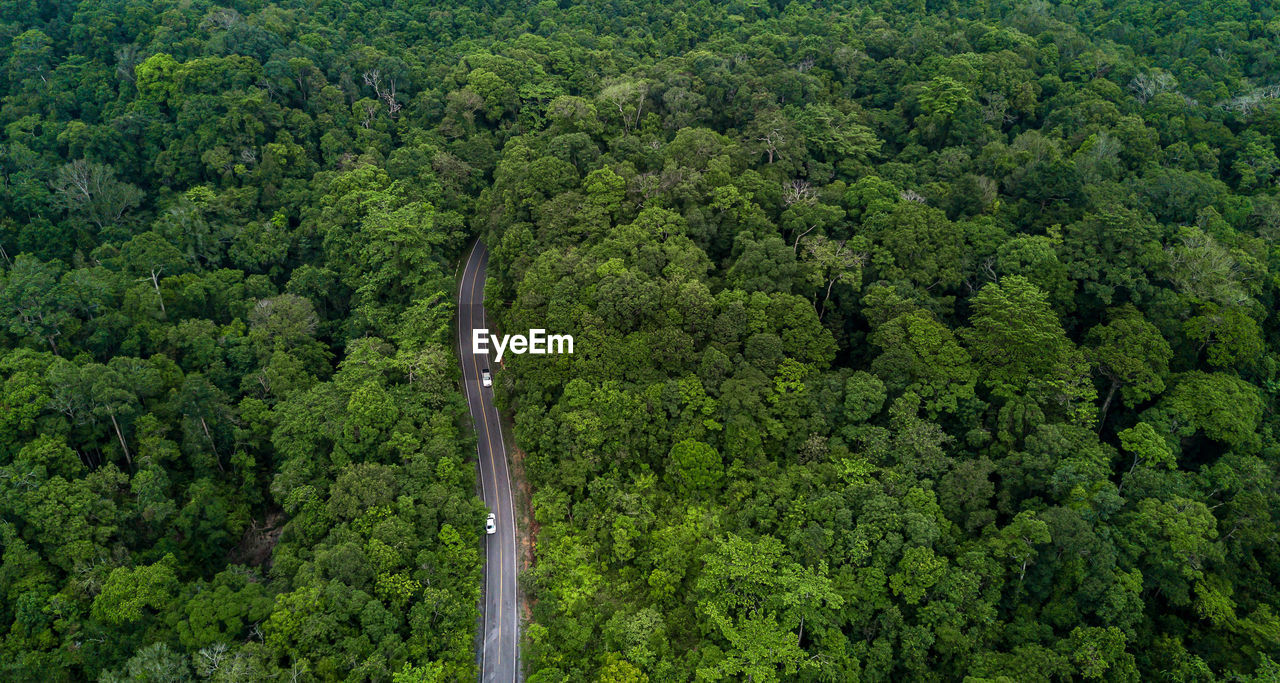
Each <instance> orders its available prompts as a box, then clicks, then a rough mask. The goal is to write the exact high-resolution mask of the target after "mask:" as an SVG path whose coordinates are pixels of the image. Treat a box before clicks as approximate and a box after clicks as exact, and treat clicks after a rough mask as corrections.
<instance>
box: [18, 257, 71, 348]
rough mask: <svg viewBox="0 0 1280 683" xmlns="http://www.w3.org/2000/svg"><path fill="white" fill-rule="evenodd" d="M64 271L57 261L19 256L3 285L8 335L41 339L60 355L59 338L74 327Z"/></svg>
mask: <svg viewBox="0 0 1280 683" xmlns="http://www.w3.org/2000/svg"><path fill="white" fill-rule="evenodd" d="M62 273H63V268H62V266H61V264H59V263H58V262H56V261H54V262H50V263H43V262H41V261H40V260H39V259H37V258H35V257H34V256H28V255H26V254H19V255H18V257H17V258H15V259H14V262H13V267H12V268H11V269H10V270H9V272H8V274H7V277H5V278H4V279H3V281H0V284H3V286H4V290H3V297H0V299H3V302H4V303H3V305H4V313H5V317H6V318H8V320H9V332H10V333H12V334H16V335H18V336H20V337H29V338H34V339H38V340H40V341H42V342H44V343H45V344H47V345H48V346H49V349H50V350H52V351H53V352H54V353H55V354H57V353H58V342H57V340H58V337H59V336H61V335H62V333H63V331H64V330H65V329H67V328H70V327H72V326H73V325H74V323H75V319H74V318H73V317H72V315H71V312H70V310H69V306H68V303H69V302H68V301H67V298H68V297H67V293H66V290H65V289H64V288H63V286H62V284H61V282H60V278H61V276H62Z"/></svg>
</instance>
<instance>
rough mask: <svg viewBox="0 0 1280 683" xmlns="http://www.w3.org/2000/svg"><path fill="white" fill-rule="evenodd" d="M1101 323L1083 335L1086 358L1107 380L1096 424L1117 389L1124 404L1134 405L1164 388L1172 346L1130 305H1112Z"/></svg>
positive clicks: (1104, 413) (1106, 409) (1105, 413)
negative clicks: (1087, 345) (1087, 346)
mask: <svg viewBox="0 0 1280 683" xmlns="http://www.w3.org/2000/svg"><path fill="white" fill-rule="evenodd" d="M1108 317H1109V320H1108V322H1107V323H1106V324H1105V325H1097V326H1095V327H1094V328H1093V329H1091V330H1089V332H1088V333H1087V335H1086V338H1087V339H1088V341H1089V343H1090V348H1089V349H1088V350H1086V354H1087V355H1088V357H1089V360H1090V361H1091V362H1092V363H1093V364H1094V366H1095V367H1097V369H1098V372H1099V373H1101V374H1102V376H1103V377H1105V378H1106V379H1107V380H1108V381H1109V382H1110V384H1109V386H1108V387H1107V397H1106V398H1105V399H1103V401H1102V410H1101V417H1099V419H1098V423H1099V425H1101V424H1103V423H1104V422H1105V421H1106V419H1107V411H1108V410H1109V409H1110V407H1111V399H1113V398H1115V395H1116V391H1117V390H1120V397H1121V398H1122V399H1124V402H1125V405H1128V406H1135V405H1138V404H1140V403H1142V402H1143V401H1146V400H1147V399H1149V398H1151V397H1152V396H1155V395H1157V394H1159V393H1160V392H1161V391H1164V386H1165V385H1164V379H1165V377H1167V376H1168V374H1169V361H1170V359H1172V358H1173V350H1172V349H1170V348H1169V344H1168V342H1166V341H1165V339H1164V337H1163V336H1161V334H1160V331H1159V330H1158V329H1156V327H1155V325H1152V324H1151V323H1149V322H1147V321H1146V319H1145V318H1143V317H1142V313H1140V312H1138V310H1137V309H1135V308H1134V307H1132V306H1126V307H1122V308H1118V309H1113V310H1111V311H1110V312H1109V314H1108Z"/></svg>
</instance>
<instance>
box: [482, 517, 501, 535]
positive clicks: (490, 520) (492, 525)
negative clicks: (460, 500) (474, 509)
mask: <svg viewBox="0 0 1280 683" xmlns="http://www.w3.org/2000/svg"><path fill="white" fill-rule="evenodd" d="M484 532H485V533H486V534H493V533H497V532H498V517H497V515H495V514H493V513H492V512H490V513H489V516H488V517H485V519H484Z"/></svg>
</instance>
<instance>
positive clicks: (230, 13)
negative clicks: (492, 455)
mask: <svg viewBox="0 0 1280 683" xmlns="http://www.w3.org/2000/svg"><path fill="white" fill-rule="evenodd" d="M238 9H239V10H240V11H237V10H236V9H228V8H218V7H214V6H212V5H211V4H210V3H177V2H154V3H153V2H102V3H97V2H93V3H88V2H86V3H71V2H65V3H57V4H53V3H37V2H30V3H28V2H3V3H0V16H2V17H3V19H0V21H3V22H6V23H3V24H0V37H2V42H3V44H4V46H5V50H4V52H5V54H6V55H7V61H6V63H5V69H6V76H5V77H4V78H0V81H2V82H3V86H0V88H3V108H2V113H0V119H2V123H3V124H4V126H5V136H4V144H3V147H2V149H0V169H2V172H3V186H2V187H0V191H2V193H3V198H2V199H0V203H2V204H3V213H2V214H0V248H3V250H4V254H3V271H2V272H0V344H2V346H3V351H2V352H0V377H2V378H3V385H2V387H0V548H2V549H3V567H2V568H0V624H2V625H3V626H0V632H2V633H3V641H2V642H0V678H3V679H4V680H32V681H36V680H53V679H60V678H61V679H86V678H87V679H103V680H154V681H160V680H179V679H183V678H190V677H193V676H198V677H202V678H205V677H207V678H214V679H218V680H272V679H278V678H281V677H293V676H301V677H302V678H303V679H307V678H310V679H313V680H335V679H349V680H359V681H365V680H380V681H385V680H389V679H390V678H391V677H392V675H393V674H396V673H401V674H403V675H406V676H409V678H413V676H418V677H419V678H424V677H427V676H428V675H430V676H435V677H438V678H440V679H442V680H453V679H463V680H465V679H468V678H471V677H473V676H474V673H475V664H474V647H473V641H474V634H475V624H476V619H477V604H478V599H479V594H480V576H481V573H480V569H481V564H480V563H481V558H480V548H479V529H480V528H482V526H481V525H482V520H483V518H484V510H483V506H482V505H481V503H480V502H479V501H478V500H477V499H476V498H475V496H474V495H473V491H474V488H475V475H474V471H473V468H472V467H471V465H470V463H469V458H470V455H469V454H470V453H472V452H473V443H474V441H473V440H472V437H471V436H470V432H469V430H468V429H466V428H465V427H464V426H463V425H465V424H466V419H467V418H466V406H465V404H464V402H463V400H462V397H461V395H460V393H459V392H458V389H457V379H458V373H457V370H456V368H457V363H456V360H455V358H454V355H453V353H452V330H453V327H452V324H451V320H452V317H453V310H454V305H453V302H452V297H451V292H452V291H453V282H454V275H453V261H454V260H456V258H457V257H458V256H459V254H460V253H461V251H462V248H463V247H464V246H465V242H466V236H465V234H464V233H463V232H461V231H460V230H459V228H460V226H461V225H462V219H461V214H459V213H458V212H457V207H456V206H452V205H451V200H450V199H449V198H448V196H447V193H446V191H445V190H444V189H443V188H442V187H441V185H440V183H439V182H438V181H437V180H436V179H435V177H434V174H433V172H432V171H431V169H430V167H429V166H428V165H427V164H424V163H422V160H423V159H428V160H429V159H430V158H431V155H432V154H433V153H434V152H433V150H435V149H437V147H438V145H439V143H432V142H430V141H424V138H423V135H422V133H421V128H422V124H421V123H418V124H409V123H408V122H407V121H406V117H402V118H400V119H397V120H392V119H389V118H388V117H387V115H386V113H385V111H379V112H376V114H377V119H376V121H367V120H366V119H365V118H363V117H365V116H366V113H365V111H366V109H365V105H366V104H368V103H372V102H373V100H370V99H368V98H367V97H366V94H368V92H367V91H370V90H371V89H368V88H366V87H364V86H363V85H358V84H357V81H358V80H359V78H360V73H362V71H364V70H368V69H370V68H378V66H379V65H383V64H385V65H386V66H384V67H383V68H384V69H385V73H387V74H388V75H389V76H388V78H391V77H397V78H400V79H401V80H402V81H403V82H405V86H407V85H408V82H409V80H410V79H409V78H406V77H404V76H403V75H402V74H401V73H400V71H402V70H404V69H405V68H406V67H405V65H404V64H403V62H401V61H399V60H396V59H393V58H391V57H388V56H387V55H386V54H385V53H384V52H382V51H379V50H377V49H374V48H372V47H369V46H368V45H367V44H365V42H364V41H363V40H360V39H358V37H359V36H363V35H366V33H368V31H366V29H365V28H363V27H359V26H355V25H353V26H351V27H350V28H349V29H348V30H347V32H335V31H333V30H330V29H327V28H325V24H327V23H329V22H328V21H327V20H325V19H324V18H323V17H314V18H307V19H306V20H305V21H303V20H302V19H303V16H304V15H303V14H302V13H301V12H299V10H296V9H288V8H280V7H266V6H263V7H252V6H246V5H245V4H244V3H241V4H240V5H238ZM242 12H243V13H242ZM359 16H360V15H357V14H353V15H352V18H353V19H355V18H358V17H359ZM353 75H354V78H355V79H356V80H353ZM414 80H417V81H418V82H425V81H428V80H430V79H428V78H426V77H422V76H419V77H418V78H417V79H414ZM405 86H402V87H403V88H404V90H405V91H408V92H410V93H412V92H414V91H410V90H409V88H408V87H405ZM380 106H381V105H380ZM406 113H407V112H406ZM426 115H427V114H426V113H425V112H419V111H417V109H416V108H415V110H414V116H415V120H417V121H421V120H422V119H423V117H425V116H426ZM370 116H371V115H370ZM366 124H367V125H366ZM433 145H435V146H433ZM406 666H410V667H417V668H416V669H415V668H410V669H406ZM295 680H298V679H296V678H295Z"/></svg>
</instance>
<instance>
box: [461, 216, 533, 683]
mask: <svg viewBox="0 0 1280 683" xmlns="http://www.w3.org/2000/svg"><path fill="white" fill-rule="evenodd" d="M488 263H489V251H488V250H487V249H485V247H484V245H483V244H481V243H480V242H479V241H477V242H476V243H475V245H474V246H473V247H472V248H471V253H470V255H468V256H467V262H466V265H465V266H464V267H463V269H462V279H461V282H460V283H459V286H458V360H459V362H460V363H461V364H462V385H463V389H464V391H465V392H466V395H467V407H468V408H469V409H470V410H471V419H472V421H473V422H474V423H475V430H476V451H477V455H478V458H477V461H476V464H477V466H478V468H479V470H480V490H481V498H482V499H483V500H484V502H485V505H486V506H487V507H488V508H489V511H490V512H492V513H494V514H495V515H496V516H497V526H498V531H497V533H493V534H489V535H487V536H485V564H484V598H483V601H484V611H483V615H484V625H483V629H484V630H483V631H482V633H481V636H482V640H481V644H480V680H481V681H483V682H485V683H489V682H493V683H514V682H515V681H516V680H517V678H518V676H519V671H520V652H519V642H520V623H519V620H518V615H517V611H516V605H517V603H518V596H517V595H516V522H515V507H514V506H513V505H512V503H511V476H510V474H509V473H508V472H507V448H506V445H505V444H504V443H503V440H502V425H501V423H500V422H499V421H498V411H497V409H496V408H494V407H493V389H492V388H489V387H484V386H482V385H481V383H480V370H481V369H482V368H488V367H492V366H490V364H489V357H488V356H487V355H476V354H473V353H472V352H471V331H472V330H473V329H475V328H477V327H480V328H487V327H488V323H486V322H485V320H486V317H485V311H484V281H485V267H486V266H487V265H488Z"/></svg>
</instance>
